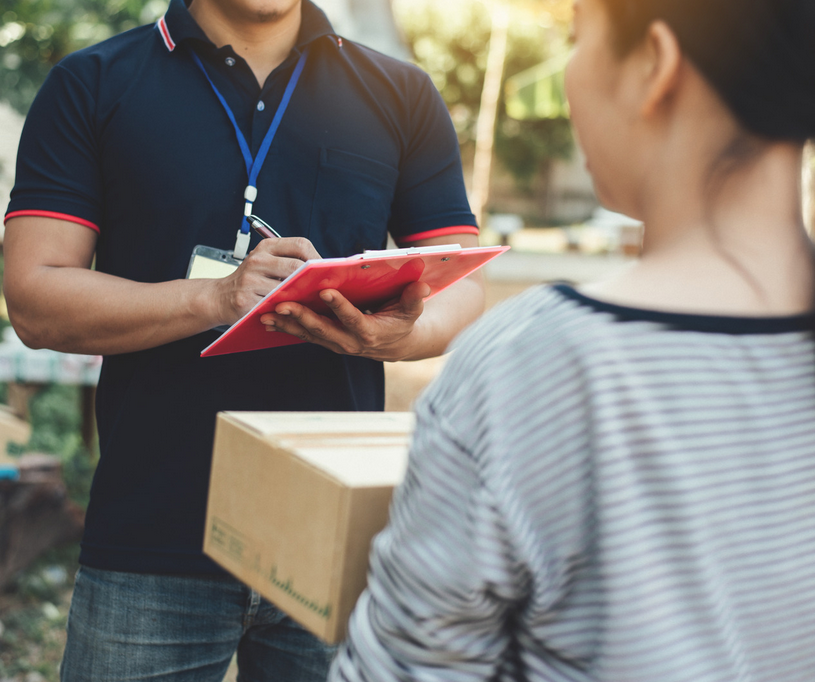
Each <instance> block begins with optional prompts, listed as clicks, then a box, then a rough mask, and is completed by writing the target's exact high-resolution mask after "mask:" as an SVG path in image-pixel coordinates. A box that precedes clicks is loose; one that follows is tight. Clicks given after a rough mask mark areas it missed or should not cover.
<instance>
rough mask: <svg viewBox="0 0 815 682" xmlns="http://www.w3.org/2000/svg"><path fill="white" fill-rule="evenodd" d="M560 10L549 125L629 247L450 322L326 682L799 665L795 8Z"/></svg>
mask: <svg viewBox="0 0 815 682" xmlns="http://www.w3.org/2000/svg"><path fill="white" fill-rule="evenodd" d="M575 10H576V12H575V15H576V18H575V29H576V43H575V51H574V55H573V58H572V61H571V63H570V65H569V67H568V72H567V87H568V94H569V100H570V103H571V109H572V116H573V121H574V125H575V129H576V131H577V134H578V137H579V139H580V142H581V144H582V146H583V148H584V150H585V153H586V156H587V158H588V163H589V167H590V170H591V172H592V174H593V176H594V180H595V184H596V187H597V192H598V195H599V197H600V198H601V200H602V202H603V203H604V204H605V205H607V206H609V207H611V208H614V209H616V210H619V211H622V212H625V213H628V214H630V215H634V216H637V217H638V218H641V219H642V220H643V221H644V223H645V225H646V232H645V243H644V254H643V257H642V259H641V260H640V261H639V262H638V263H637V264H635V265H634V266H633V267H631V268H630V269H629V270H627V271H626V272H625V273H623V274H622V275H621V276H619V277H618V278H616V279H614V280H612V281H609V282H604V283H602V284H599V285H596V286H592V287H590V288H589V287H587V288H584V289H580V290H575V289H571V288H568V287H565V286H558V287H542V288H537V289H534V290H532V291H529V292H527V293H526V294H524V295H522V296H521V297H519V298H517V299H515V300H514V301H512V302H510V303H509V304H506V305H504V306H502V307H501V308H500V309H497V310H495V311H493V312H492V313H491V314H489V315H487V316H486V317H485V318H483V319H482V320H481V321H480V322H479V323H477V324H476V325H475V326H474V327H473V328H471V329H470V330H469V331H468V332H466V333H465V335H464V336H463V338H462V339H461V340H460V342H459V343H458V346H457V347H458V350H457V352H456V353H455V354H454V355H453V357H452V358H451V359H450V361H449V363H448V365H447V367H446V369H445V371H444V372H443V374H442V375H441V376H440V378H439V379H438V380H437V381H436V382H435V383H434V384H433V385H432V387H431V388H430V389H429V390H428V391H427V393H426V394H425V395H424V396H423V399H422V400H421V402H420V404H419V406H418V417H419V422H418V428H417V432H416V436H415V440H414V444H413V448H412V453H411V461H410V467H409V471H408V475H407V478H406V481H405V483H404V485H403V486H402V487H401V488H400V489H399V490H398V493H397V495H396V497H395V500H394V506H393V510H392V517H391V523H390V526H389V527H388V528H387V529H386V531H384V532H383V533H382V534H381V535H380V536H379V537H378V538H377V540H376V542H375V545H374V550H373V555H372V564H371V576H370V581H369V589H368V590H367V591H366V592H365V594H364V595H363V597H362V598H361V599H360V602H359V604H358V605H357V609H356V611H355V613H354V616H353V617H352V620H351V625H350V634H349V639H348V642H347V643H346V644H345V646H344V648H343V649H342V650H341V652H340V654H339V656H338V658H337V660H336V661H335V664H334V667H333V669H332V679H333V680H334V681H336V680H369V681H370V682H373V681H376V682H387V681H390V680H456V681H461V682H464V681H469V680H495V679H498V680H515V679H525V680H547V681H551V680H581V681H583V680H596V681H615V682H637V681H640V680H641V681H643V682H645V681H647V682H680V681H682V682H714V681H715V682H719V681H721V682H725V681H726V682H734V681H737V680H745V681H747V680H749V681H750V682H771V681H772V682H789V681H792V680H797V681H802V682H803V681H804V680H807V681H810V680H812V679H815V344H814V343H813V339H812V332H813V329H815V316H814V315H813V314H812V312H811V311H812V308H813V293H814V292H815V276H813V275H814V274H815V268H814V267H813V253H812V246H811V243H810V241H809V239H808V237H807V235H806V233H805V230H804V225H803V219H802V216H801V209H800V206H801V196H800V168H801V160H802V148H803V144H804V141H805V140H806V139H807V138H809V137H811V136H813V135H815V40H813V38H812V36H813V35H815V2H812V0H751V1H750V2H745V0H716V1H711V0H577V2H575Z"/></svg>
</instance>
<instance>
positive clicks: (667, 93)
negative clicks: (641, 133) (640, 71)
mask: <svg viewBox="0 0 815 682" xmlns="http://www.w3.org/2000/svg"><path fill="white" fill-rule="evenodd" d="M642 50H643V55H642V56H643V61H644V63H645V69H646V72H645V78H644V79H643V85H644V87H645V98H644V100H643V103H642V108H641V113H642V115H643V116H644V117H646V118H649V117H651V116H653V115H654V114H655V113H657V112H659V111H660V110H661V109H662V108H663V107H664V105H665V104H667V103H668V102H670V100H671V98H672V97H673V95H674V94H675V92H676V89H677V86H678V85H679V80H680V75H681V73H682V61H683V56H682V49H681V48H680V46H679V41H678V40H677V39H676V36H675V35H674V32H673V31H672V30H671V29H670V27H669V26H668V25H667V24H666V23H665V22H663V21H655V22H654V23H652V24H651V26H650V28H649V29H648V35H647V36H646V39H645V43H644V45H643V47H642Z"/></svg>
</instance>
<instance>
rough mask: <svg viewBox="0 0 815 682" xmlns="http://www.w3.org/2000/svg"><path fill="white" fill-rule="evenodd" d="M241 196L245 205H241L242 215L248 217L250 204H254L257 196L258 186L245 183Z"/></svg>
mask: <svg viewBox="0 0 815 682" xmlns="http://www.w3.org/2000/svg"><path fill="white" fill-rule="evenodd" d="M243 198H244V199H246V206H244V207H243V215H245V216H246V217H247V218H248V217H249V216H250V215H252V204H254V203H255V199H257V198H258V188H257V187H252V185H247V186H246V189H245V190H243Z"/></svg>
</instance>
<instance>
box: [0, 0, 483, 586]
mask: <svg viewBox="0 0 815 682" xmlns="http://www.w3.org/2000/svg"><path fill="white" fill-rule="evenodd" d="M302 11H303V21H302V26H301V30H300V35H299V38H298V42H297V46H296V47H295V49H294V50H293V51H292V53H291V54H290V55H289V57H288V59H287V60H286V61H285V62H284V63H283V64H281V65H280V67H278V68H277V69H276V70H275V71H274V72H273V73H272V74H271V75H270V76H269V78H268V79H267V81H266V83H264V85H263V87H260V86H259V85H258V83H257V81H256V80H255V77H254V75H253V74H252V72H251V70H250V69H249V67H248V65H247V64H246V62H245V61H244V60H243V59H242V58H241V57H240V56H239V55H238V54H237V53H236V52H235V51H234V50H233V49H232V48H231V47H229V46H226V47H222V48H217V47H216V46H215V45H213V44H212V43H211V42H210V41H209V40H208V39H207V38H206V36H205V35H204V33H203V32H202V31H201V29H200V28H199V27H198V26H197V25H196V23H195V22H194V20H193V19H192V17H191V15H190V14H189V12H188V10H187V8H186V6H185V4H184V2H183V0H172V2H171V5H170V7H169V9H168V11H167V14H166V15H165V16H164V17H163V18H162V19H161V20H160V21H159V22H158V23H157V24H156V25H155V26H143V27H140V28H137V29H134V30H132V31H128V32H126V33H123V34H121V35H119V36H116V37H114V38H111V39H110V40H107V41H105V42H103V43H100V44H98V45H96V46H94V47H91V48H88V49H85V50H81V51H79V52H76V53H74V54H72V55H69V56H68V57H66V58H65V59H64V60H63V61H61V62H60V63H59V64H58V65H57V66H55V67H54V68H53V69H52V70H51V73H50V74H49V76H48V79H47V81H46V83H45V84H44V85H43V87H42V89H41V91H40V93H39V95H38V96H37V99H36V101H35V102H34V104H33V106H32V108H31V111H30V113H29V115H28V118H27V120H26V124H25V129H24V131H23V136H22V141H21V143H20V150H19V157H18V166H17V178H16V185H15V187H14V190H13V192H12V197H11V203H10V205H9V209H8V213H7V215H6V219H8V218H10V217H13V216H21V215H44V216H51V217H58V218H62V219H64V220H67V221H71V222H75V223H79V224H81V225H84V226H86V227H88V229H93V230H96V231H97V232H98V233H99V236H98V243H97V254H96V268H97V269H98V270H99V271H102V272H106V273H110V274H112V275H117V276H120V277H125V278H128V279H131V280H136V281H140V282H162V281H167V280H173V279H179V278H183V277H184V276H185V273H186V269H187V264H188V261H189V258H190V254H191V252H192V250H193V248H194V247H195V246H196V245H197V244H205V245H208V246H213V247H217V248H221V249H231V248H232V247H233V245H234V242H235V234H236V232H237V230H238V228H239V226H240V221H241V216H242V214H243V203H244V200H243V191H244V187H245V186H246V183H247V176H246V168H245V166H244V161H243V157H242V155H241V152H240V148H239V146H238V143H237V141H236V136H235V131H234V129H233V127H232V125H231V123H230V122H229V119H228V118H227V115H226V113H225V111H224V109H223V107H222V106H221V104H220V103H219V102H218V100H217V98H216V96H215V94H214V92H213V90H212V88H211V87H210V84H209V83H208V82H207V80H206V78H205V77H204V75H203V74H202V73H201V71H200V70H199V68H198V67H197V66H196V64H195V63H194V61H193V59H192V57H191V51H192V50H194V51H195V52H196V53H197V54H198V56H199V57H200V58H201V60H202V62H203V63H204V65H205V67H206V69H207V72H208V73H209V75H210V77H211V78H212V80H213V81H214V83H215V84H216V86H217V88H218V89H219V90H220V92H221V93H222V95H223V96H224V97H225V99H226V100H227V102H228V103H229V105H230V107H231V109H232V110H233V111H234V113H235V117H236V120H237V123H238V125H239V126H240V128H241V130H242V131H243V134H244V135H245V137H246V139H247V141H248V143H249V146H250V148H251V150H252V153H253V154H256V153H257V150H258V147H259V146H260V143H261V141H262V139H263V137H264V135H265V133H266V131H267V129H268V127H269V124H270V122H271V120H272V117H273V116H274V113H275V111H276V110H277V106H278V104H279V102H280V100H281V98H282V96H283V92H284V89H285V87H286V84H287V83H288V81H289V77H290V75H291V73H292V71H293V69H294V66H295V63H296V62H297V59H298V58H299V56H300V54H301V52H302V51H303V49H304V48H305V47H306V46H309V56H308V61H307V63H306V65H305V69H304V71H303V74H302V77H301V79H300V82H299V85H298V86H297V89H296V91H295V93H294V96H293V98H292V100H291V104H290V105H289V108H288V110H287V111H286V114H285V117H284V118H283V122H282V124H281V126H280V129H279V131H278V133H277V135H276V137H275V139H274V143H273V145H272V148H271V151H270V153H269V155H268V157H267V159H266V162H265V164H264V166H263V169H262V171H261V173H260V176H259V178H258V182H257V187H258V198H257V201H256V202H255V205H254V212H255V213H257V214H258V215H260V216H261V217H262V218H264V219H265V220H266V221H267V222H269V223H271V224H272V225H273V226H274V227H275V228H276V229H277V230H278V231H279V232H280V233H281V234H283V235H284V236H295V235H299V236H303V237H307V238H308V239H310V240H311V241H312V242H313V243H314V246H315V247H316V249H317V250H318V252H319V253H320V254H321V255H322V256H324V257H336V256H346V255H351V254H353V253H357V252H360V251H362V250H363V249H377V248H382V247H383V246H384V245H385V243H386V239H387V235H388V232H390V234H392V235H393V237H394V239H395V240H396V242H397V243H410V242H411V241H416V240H419V239H423V238H427V237H433V236H437V235H445V234H458V233H477V229H476V227H475V222H474V219H473V216H472V214H471V212H470V209H469V206H468V203H467V199H466V196H465V191H464V186H463V182H462V175H461V161H460V156H459V149H458V143H457V140H456V135H455V132H454V130H453V127H452V124H451V122H450V118H449V116H448V113H447V110H446V109H445V106H444V103H443V102H442V100H441V98H440V96H439V94H438V92H437V91H436V90H435V88H434V87H433V85H432V83H431V82H430V80H429V79H428V77H427V76H426V75H425V74H424V73H422V72H421V71H420V70H418V69H417V68H415V67H413V66H411V65H408V64H405V63H401V62H398V61H396V60H393V59H391V58H388V57H386V56H384V55H381V54H379V53H377V52H374V51H372V50H370V49H367V48H365V47H363V46H360V45H357V44H354V43H352V42H350V41H347V40H342V39H341V38H339V37H338V36H336V35H335V34H334V33H333V30H332V28H331V26H330V24H329V23H328V20H327V19H326V17H325V15H324V14H323V13H322V11H320V10H319V9H318V8H317V7H316V6H314V5H313V4H311V3H310V2H309V0H304V2H303V7H302ZM253 239H255V240H256V239H257V238H256V237H253ZM255 243H256V242H253V244H252V245H253V246H254V244H255ZM216 336H217V333H216V332H214V331H213V332H207V333H204V334H199V335H197V336H194V337H191V338H188V339H184V340H181V341H178V342H175V343H170V344H167V345H165V346H161V347H158V348H153V349H150V350H145V351H141V352H137V353H127V354H122V355H115V356H110V357H106V358H105V360H104V365H103V369H102V376H101V379H100V383H99V389H98V393H97V418H98V424H99V438H100V448H101V459H100V462H99V465H98V468H97V471H96V475H95V478H94V483H93V489H92V492H91V502H90V506H89V509H88V515H87V522H86V530H85V537H84V540H83V543H82V554H81V557H80V561H81V562H82V563H83V564H85V565H89V566H93V567H97V568H102V569H109V570H123V571H136V572H155V573H209V572H216V571H217V570H218V569H217V568H216V567H215V565H214V564H212V563H211V562H210V561H209V560H208V559H207V558H205V557H204V556H203V554H202V553H201V545H202V539H203V532H204V513H205V508H206V497H207V485H208V477H209V469H210V459H211V452H212V439H213V431H214V424H215V415H216V413H217V412H218V411H221V410H295V411H296V410H381V409H383V406H384V378H383V367H382V364H381V363H378V362H374V361H371V360H366V359H363V358H352V357H346V356H340V355H336V354H334V353H331V352H329V351H327V350H325V349H322V348H321V347H318V346H316V345H311V344H302V345H297V346H290V347H285V348H279V349H270V350H265V351H257V352H252V353H240V354H234V355H227V356H218V357H214V358H206V359H202V358H200V357H199V353H200V351H201V350H202V349H203V348H205V347H206V346H207V345H209V344H210V343H211V342H212V341H213V340H214V339H215V338H216Z"/></svg>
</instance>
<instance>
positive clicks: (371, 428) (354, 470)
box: [227, 412, 415, 488]
mask: <svg viewBox="0 0 815 682" xmlns="http://www.w3.org/2000/svg"><path fill="white" fill-rule="evenodd" d="M227 415H228V417H229V418H230V419H233V420H234V421H236V422H237V423H239V424H242V425H244V426H245V427H247V428H249V429H251V430H252V431H254V432H255V433H257V434H258V435H260V436H262V437H263V438H266V439H268V440H270V441H272V442H274V443H275V444H277V445H279V446H280V447H282V448H284V449H286V450H288V451H290V452H292V453H294V454H295V455H296V456H297V457H299V458H300V459H302V460H304V461H306V462H308V463H309V464H311V465H312V466H315V467H317V468H318V469H320V470H322V471H324V472H325V473H326V474H328V475H329V476H331V477H333V478H335V479H336V480H338V481H339V482H341V483H343V484H344V485H347V486H349V487H352V488H364V487H381V486H394V485H397V484H398V483H399V482H400V481H401V480H402V479H403V478H404V475H405V470H406V468H407V459H408V449H409V446H410V434H411V432H412V430H413V425H414V421H415V419H414V416H413V414H411V413H407V412H276V413H275V412H228V413H227Z"/></svg>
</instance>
